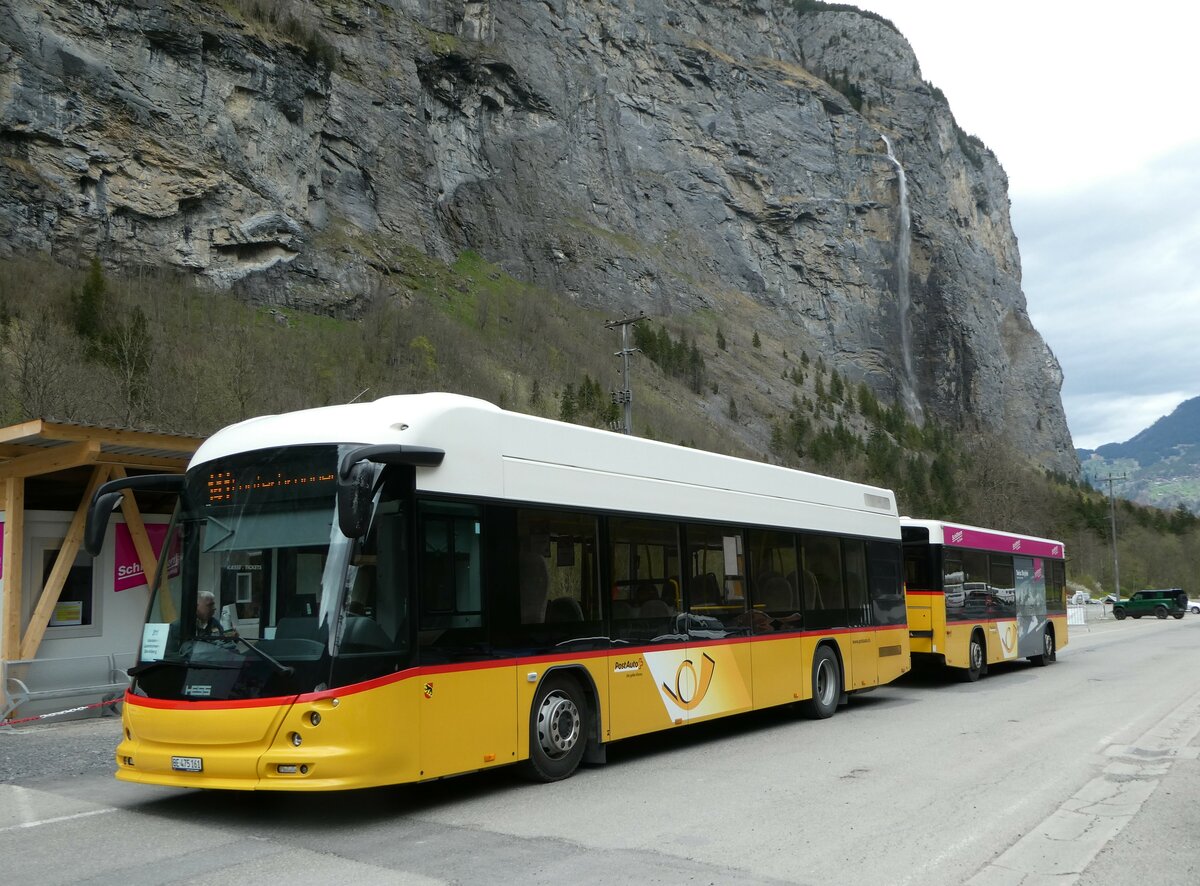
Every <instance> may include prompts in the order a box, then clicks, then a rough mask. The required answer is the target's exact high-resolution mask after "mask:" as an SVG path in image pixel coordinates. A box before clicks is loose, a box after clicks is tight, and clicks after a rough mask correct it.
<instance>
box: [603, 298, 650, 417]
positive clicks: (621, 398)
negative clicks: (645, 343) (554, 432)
mask: <svg viewBox="0 0 1200 886" xmlns="http://www.w3.org/2000/svg"><path fill="white" fill-rule="evenodd" d="M645 319H647V317H646V312H645V311H638V315H637V316H636V317H626V318H624V319H623V320H609V321H608V322H607V323H605V324H604V328H605V329H616V328H617V327H618V326H619V327H621V350H619V351H617V352H616V353H615V354H613V356H614V357H620V358H621V390H619V391H613V392H612V401H613V403H614V404H616V405H617V406H622V407H624V413H625V420H624V424H622V423H621V422H613V426H612V427H613V430H614V431H620V432H621V433H622V434H632V433H633V391H632V390H630V387H629V355H630V354H635V353H637V352H638V351H640V350H641V348H631V347H629V327H630V326H632V325H633V324H634V323H637V322H639V321H641V320H645Z"/></svg>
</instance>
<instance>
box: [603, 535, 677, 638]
mask: <svg viewBox="0 0 1200 886" xmlns="http://www.w3.org/2000/svg"><path fill="white" fill-rule="evenodd" d="M608 535H609V563H610V568H611V575H612V582H613V587H612V591H611V594H612V632H611V633H612V637H613V639H618V640H627V641H630V642H654V641H658V642H668V641H670V642H674V641H677V640H679V639H680V634H679V629H678V628H677V627H676V608H675V604H676V599H675V594H676V589H677V587H678V583H677V581H676V580H675V576H678V574H679V546H678V544H679V543H678V528H677V526H676V525H675V524H674V523H667V522H665V521H662V520H635V519H625V518H621V517H614V518H612V519H610V520H609V522H608Z"/></svg>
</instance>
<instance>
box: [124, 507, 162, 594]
mask: <svg viewBox="0 0 1200 886" xmlns="http://www.w3.org/2000/svg"><path fill="white" fill-rule="evenodd" d="M116 528H117V532H116V552H115V554H116V556H115V558H114V562H113V590H114V591H127V590H129V589H130V588H140V587H142V586H143V585H144V584H145V583H146V576H145V573H143V571H142V563H141V561H140V560H139V559H138V555H137V549H136V548H135V547H134V546H133V538H132V537H131V536H130V535H129V527H128V526H126V525H125V524H124V523H118V524H117V527H116ZM166 534H167V524H166V523H147V524H146V536H147V537H148V538H149V539H150V547H151V548H152V549H153V550H154V556H155V557H157V556H158V555H159V554H160V553H161V552H162V546H163V538H165V537H166ZM177 568H178V561H177V560H176V559H175V558H172V562H171V565H170V571H171V574H173V573H174V572H175V570H176V569H177Z"/></svg>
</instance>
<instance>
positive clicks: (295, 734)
mask: <svg viewBox="0 0 1200 886" xmlns="http://www.w3.org/2000/svg"><path fill="white" fill-rule="evenodd" d="M303 741H304V739H302V738H301V737H300V733H299V732H293V733H292V744H294V745H295V746H296V747H300V745H301V743H302V742H303Z"/></svg>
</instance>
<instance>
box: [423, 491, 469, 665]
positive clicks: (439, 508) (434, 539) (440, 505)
mask: <svg viewBox="0 0 1200 886" xmlns="http://www.w3.org/2000/svg"><path fill="white" fill-rule="evenodd" d="M419 514H420V524H419V526H420V528H419V538H420V541H419V543H418V548H417V551H418V556H419V560H418V563H417V582H418V587H417V600H418V604H417V605H418V630H419V638H420V643H421V646H422V647H423V648H425V649H430V648H432V647H437V649H438V650H439V653H440V655H446V656H449V657H451V658H453V659H454V660H466V659H472V660H473V659H476V658H478V657H480V656H481V655H482V654H483V652H482V647H483V639H484V638H483V631H482V628H483V587H482V576H483V567H482V562H481V553H480V549H481V548H480V533H481V526H482V523H481V519H482V518H481V515H480V512H479V509H478V508H476V507H475V506H473V505H463V504H454V503H449V502H424V503H422V505H421V508H420V512H419ZM423 655H424V653H423ZM440 655H439V657H440ZM430 660H436V658H433V659H430Z"/></svg>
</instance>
